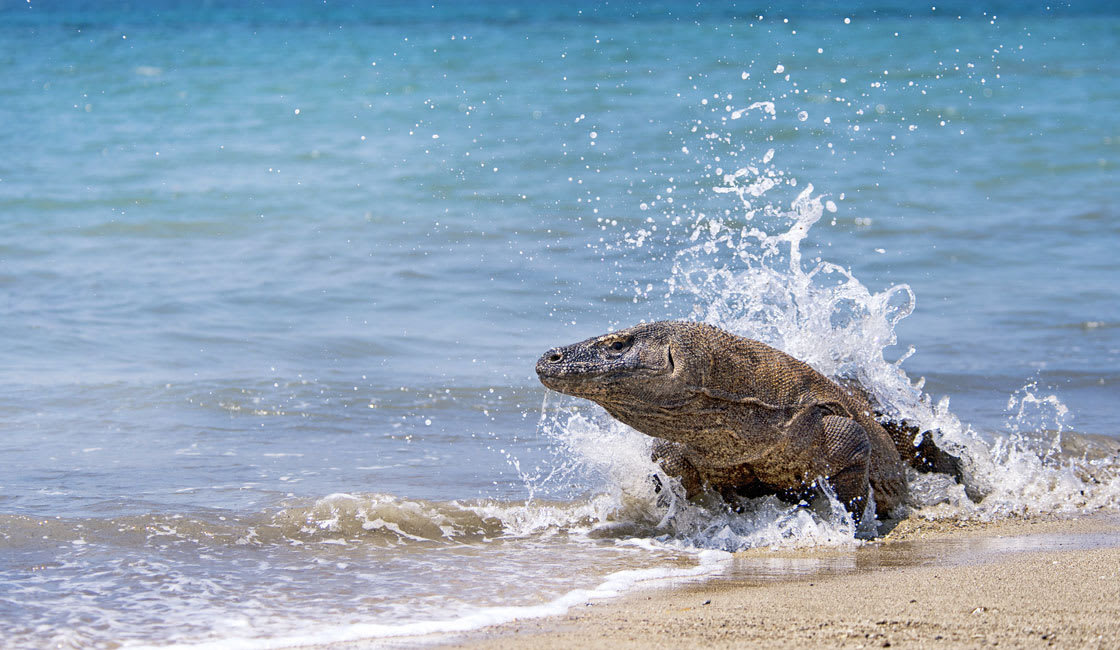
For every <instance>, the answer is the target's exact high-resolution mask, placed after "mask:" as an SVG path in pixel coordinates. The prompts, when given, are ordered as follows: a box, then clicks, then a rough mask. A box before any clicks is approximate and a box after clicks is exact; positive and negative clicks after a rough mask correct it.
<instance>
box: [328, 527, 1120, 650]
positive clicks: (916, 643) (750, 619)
mask: <svg viewBox="0 0 1120 650" xmlns="http://www.w3.org/2000/svg"><path fill="white" fill-rule="evenodd" d="M424 641H426V642H425V643H424V645H429V646H430V645H434V646H436V647H447V648H470V649H472V650H482V649H502V648H526V647H532V648H573V647H575V648H609V649H611V650H618V649H620V648H642V649H643V650H648V649H650V648H672V649H673V650H680V649H681V648H733V647H734V648H742V647H751V648H806V647H812V648H860V647H867V648H882V647H903V648H925V647H944V648H973V647H976V648H978V647H989V646H997V645H998V647H1001V648H1007V647H1010V648H1041V647H1051V646H1053V647H1069V648H1120V516H1117V515H1115V514H1109V515H1095V516H1089V517H1079V518H1074V519H1057V518H1046V519H1031V520H1006V521H1002V522H997V523H970V522H930V521H924V520H921V519H913V520H906V521H903V522H901V523H900V524H898V526H897V527H896V528H895V529H894V530H892V531H891V532H890V533H889V534H887V535H886V536H884V537H883V538H882V539H880V540H878V541H875V542H873V543H868V544H865V545H862V546H860V547H858V548H848V549H809V550H805V551H771V550H767V549H758V550H753V551H749V552H745V553H739V554H737V555H736V557H735V560H734V568H733V569H732V570H731V571H730V572H729V573H728V574H726V575H725V576H724V577H721V578H718V579H715V580H709V581H707V582H703V583H692V584H689V583H681V584H678V585H676V586H673V587H670V588H663V589H656V590H646V591H640V592H637V593H634V594H631V595H630V596H628V597H624V598H621V599H618V600H613V601H597V602H593V603H589V604H587V605H585V606H583V607H576V608H573V609H572V610H570V611H569V612H568V613H567V614H566V615H564V616H561V617H556V618H546V619H537V620H527V621H517V622H513V623H510V624H506V625H500V626H494V627H490V628H485V629H482V630H478V631H477V632H474V633H471V634H469V635H466V636H461V637H458V638H455V639H448V638H447V637H443V638H440V639H433V638H430V637H429V638H428V639H426V640H424ZM346 647H354V648H357V647H362V646H361V645H360V644H346Z"/></svg>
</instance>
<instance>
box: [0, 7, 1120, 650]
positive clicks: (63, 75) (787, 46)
mask: <svg viewBox="0 0 1120 650" xmlns="http://www.w3.org/2000/svg"><path fill="white" fill-rule="evenodd" d="M108 4H109V3H104V4H103V3H88V2H59V3H46V2H38V1H31V2H23V1H20V2H11V1H9V2H0V147H2V149H3V151H5V152H6V155H5V156H3V157H2V158H0V337H2V340H3V341H4V342H5V345H4V352H3V356H2V357H0V358H2V360H3V364H2V366H0V385H2V390H0V434H2V435H0V458H2V459H3V460H2V465H0V549H3V552H2V553H0V645H2V646H4V647H5V648H23V647H27V648H42V647H62V648H67V647H82V648H86V647H96V648H113V647H122V646H123V647H166V646H188V647H191V646H203V647H223V648H224V647H244V648H258V647H283V646H286V645H294V644H297V643H321V642H327V641H331V640H343V639H361V638H381V637H384V638H389V639H394V638H400V637H406V638H407V637H408V636H409V635H415V634H421V633H427V632H455V631H462V630H469V629H474V628H477V627H479V626H481V625H484V624H486V623H492V622H500V621H504V620H510V619H512V618H516V617H523V616H540V615H546V614H551V613H559V612H562V611H564V610H565V609H567V608H568V607H570V606H572V605H576V604H580V605H582V604H583V603H584V602H587V601H589V600H593V599H596V598H601V597H608V596H611V595H614V594H617V593H621V592H624V591H626V590H628V589H632V588H634V587H636V586H638V585H643V584H651V583H657V582H664V581H674V580H693V579H703V578H704V577H705V576H710V575H714V574H717V573H719V572H720V571H722V570H724V568H725V567H726V566H727V564H728V561H729V560H728V558H729V555H728V552H729V551H735V550H740V549H745V548H751V547H757V546H789V545H795V546H812V545H845V544H858V543H861V542H860V540H861V539H864V538H866V537H867V536H868V535H869V534H871V533H873V532H874V531H870V530H865V531H855V530H854V529H853V526H852V523H851V521H850V519H848V518H847V517H846V516H845V515H844V513H843V511H842V509H840V508H838V506H837V504H835V503H829V504H823V505H822V504H817V505H816V506H815V507H813V508H804V507H792V506H788V505H785V504H782V503H779V502H777V501H775V500H773V499H762V500H758V501H754V502H749V503H746V504H741V505H742V507H741V508H740V510H741V511H738V512H736V511H734V510H731V509H729V508H728V507H727V506H726V505H725V504H722V503H719V502H717V501H715V500H711V499H709V500H707V501H704V502H701V503H689V502H686V501H685V500H683V499H681V498H680V496H679V495H678V494H677V493H676V492H672V493H670V494H662V495H657V494H655V493H654V492H653V490H652V487H651V482H650V480H649V476H650V474H652V473H655V472H656V471H657V469H656V468H655V467H653V466H652V464H651V463H650V462H649V461H648V455H647V451H648V444H649V441H648V440H646V439H644V438H643V437H642V436H641V435H639V434H636V433H635V432H633V431H630V430H629V429H627V428H625V427H624V426H622V425H619V424H617V423H614V422H612V421H610V420H609V419H608V418H607V417H606V416H605V415H604V414H603V413H602V412H601V411H600V410H598V409H597V408H595V407H593V406H591V405H590V404H587V403H581V402H579V401H578V400H575V399H571V398H565V397H561V396H558V395H555V394H548V393H547V391H546V390H545V389H544V388H543V387H541V386H540V384H539V383H538V382H537V380H536V378H535V376H534V373H533V364H534V362H535V360H536V358H537V357H538V356H539V355H540V354H541V353H542V352H543V351H544V350H546V349H548V348H550V347H552V346H554V345H558V344H563V343H570V342H573V341H576V340H580V339H582V338H585V337H588V336H591V335H595V334H600V333H603V332H605V331H607V330H608V329H610V328H619V327H625V326H628V325H631V324H634V323H636V322H638V321H640V320H658V319H667V318H680V319H700V320H706V321H709V322H713V323H715V324H718V325H721V326H723V327H726V328H728V329H731V330H733V331H736V332H738V333H740V334H743V335H747V336H752V337H755V338H759V339H761V340H764V341H766V342H768V343H771V344H773V345H776V346H778V347H780V348H782V349H784V350H787V351H789V352H791V353H793V354H795V355H796V356H799V357H801V358H803V359H805V360H806V361H809V362H810V363H812V364H813V365H815V366H816V367H817V368H819V369H820V370H822V371H823V372H825V373H827V374H830V375H833V376H838V377H839V376H844V377H855V378H858V379H859V380H860V381H862V382H863V383H864V385H865V386H867V387H868V388H869V389H870V390H871V391H872V392H873V393H874V394H875V395H876V396H877V398H878V399H879V400H880V401H881V402H882V403H883V404H884V405H886V406H887V407H888V409H889V410H890V411H891V412H892V413H894V414H897V415H901V416H905V417H906V418H908V419H910V420H912V421H914V422H918V423H920V424H922V425H923V426H925V427H929V428H937V429H939V431H940V433H939V434H938V436H939V440H940V441H941V443H942V444H943V445H944V446H946V447H948V448H950V449H952V450H953V451H955V452H956V453H959V454H961V455H962V457H963V458H964V459H965V460H966V463H967V466H968V471H969V474H968V480H967V482H968V483H969V487H970V488H971V489H972V490H973V491H974V492H976V493H978V494H982V495H984V499H983V500H982V501H980V502H979V503H975V502H973V501H972V500H970V499H969V498H968V497H967V496H966V494H965V490H964V489H963V488H962V487H961V486H958V485H955V484H952V483H951V482H950V481H947V480H945V479H943V478H939V477H936V476H922V477H915V481H914V486H913V493H914V494H913V497H912V500H911V503H910V504H908V506H907V507H906V511H907V513H908V514H909V516H921V517H970V518H998V517H1003V516H1008V515H1029V514H1032V513H1047V512H1063V513H1080V512H1090V511H1095V510H1099V509H1112V510H1115V509H1116V508H1118V507H1120V456H1118V453H1120V452H1118V450H1120V299H1118V289H1117V287H1118V285H1120V267H1118V266H1117V262H1116V255H1115V251H1116V250H1117V248H1118V247H1120V207H1118V203H1117V199H1116V188H1117V187H1118V181H1120V174H1118V171H1117V170H1118V164H1120V59H1118V58H1117V57H1116V51H1117V49H1118V48H1120V12H1117V11H1116V8H1115V7H1114V6H1112V5H1111V4H1110V3H1089V2H1073V3H1051V4H1046V3H1027V4H1026V5H1024V4H1023V3H993V4H991V5H988V6H982V5H980V4H977V3H958V2H953V3H931V5H932V4H935V5H936V6H923V7H921V8H917V7H911V6H909V5H907V6H905V7H904V8H899V6H897V5H892V4H889V3H854V4H851V5H849V6H848V7H845V8H843V9H836V8H834V7H832V5H831V4H828V3H810V4H807V5H804V6H802V7H799V8H794V9H790V8H787V7H782V6H781V5H775V6H774V7H772V8H765V7H762V8H757V7H755V6H753V5H752V6H736V5H720V6H718V7H717V6H711V7H709V6H707V5H704V6H700V7H697V6H696V5H695V3H691V4H690V3H675V2H656V3H646V4H641V5H630V4H618V5H614V4H610V5H605V6H602V7H600V6H597V4H595V3H574V2H555V3H548V4H547V6H537V5H536V4H533V3H524V2H494V3H469V4H468V3H451V4H448V5H446V6H444V5H441V4H436V5H434V6H433V5H432V4H430V3H419V4H412V3H381V4H377V5H369V6H367V5H366V4H353V5H347V4H345V3H294V2H278V3H277V2H274V3H267V4H255V5H245V4H242V3H226V2H210V3H202V4H197V5H190V6H189V7H188V6H186V5H181V4H180V3H162V2H156V3H144V4H143V6H141V5H113V6H104V5H108Z"/></svg>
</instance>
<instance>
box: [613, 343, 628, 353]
mask: <svg viewBox="0 0 1120 650" xmlns="http://www.w3.org/2000/svg"><path fill="white" fill-rule="evenodd" d="M625 348H626V341H615V342H614V343H611V349H612V350H614V351H615V352H618V351H619V350H623V349H625Z"/></svg>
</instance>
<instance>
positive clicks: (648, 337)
mask: <svg viewBox="0 0 1120 650" xmlns="http://www.w3.org/2000/svg"><path fill="white" fill-rule="evenodd" d="M688 325H689V324H687V323H673V322H658V323H645V324H642V325H637V326H635V327H631V328H629V329H625V330H621V331H618V332H612V333H610V334H604V335H603V336H596V337H593V338H589V339H587V340H586V341H581V342H579V343H574V344H572V345H566V346H563V347H558V348H552V349H551V350H549V351H548V352H545V353H544V355H543V356H541V358H540V360H538V361H537V376H538V377H539V378H540V380H541V383H542V384H544V385H545V386H547V387H549V388H551V389H552V390H555V391H558V392H561V393H566V394H568V395H574V396H576V397H582V398H585V399H589V400H592V401H594V402H598V403H599V404H601V405H603V406H606V407H607V408H608V409H609V408H610V407H611V406H612V405H617V404H619V403H634V402H644V403H654V404H657V403H663V402H666V401H675V400H673V399H672V398H674V397H676V398H678V399H679V398H680V397H682V396H683V392H684V391H685V390H686V388H687V387H688V385H689V383H691V382H687V381H685V380H686V379H687V378H686V377H685V376H684V375H685V374H686V373H684V372H682V371H683V368H682V367H681V363H680V362H681V357H680V355H679V354H678V353H679V352H682V351H680V350H677V349H675V345H674V343H675V340H676V336H675V334H676V330H677V329H678V328H679V327H686V326H688Z"/></svg>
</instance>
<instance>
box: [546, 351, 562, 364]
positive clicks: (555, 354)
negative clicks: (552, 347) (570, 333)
mask: <svg viewBox="0 0 1120 650" xmlns="http://www.w3.org/2000/svg"><path fill="white" fill-rule="evenodd" d="M563 359H564V355H562V354H560V353H559V352H553V353H552V354H551V355H549V357H548V360H549V362H550V363H560V361H561V360H563Z"/></svg>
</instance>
